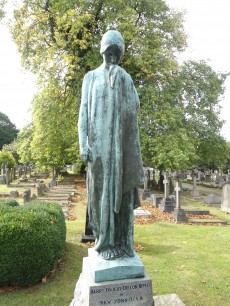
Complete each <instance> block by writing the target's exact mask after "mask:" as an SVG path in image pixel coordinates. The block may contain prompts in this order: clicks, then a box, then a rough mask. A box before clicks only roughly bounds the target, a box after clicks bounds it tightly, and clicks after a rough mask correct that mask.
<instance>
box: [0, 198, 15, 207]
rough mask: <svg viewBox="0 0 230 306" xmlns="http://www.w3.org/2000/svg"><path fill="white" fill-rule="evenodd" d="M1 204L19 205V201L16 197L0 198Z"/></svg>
mask: <svg viewBox="0 0 230 306" xmlns="http://www.w3.org/2000/svg"><path fill="white" fill-rule="evenodd" d="M0 205H6V206H11V207H15V206H19V204H18V202H17V201H16V200H14V199H4V198H3V199H0Z"/></svg>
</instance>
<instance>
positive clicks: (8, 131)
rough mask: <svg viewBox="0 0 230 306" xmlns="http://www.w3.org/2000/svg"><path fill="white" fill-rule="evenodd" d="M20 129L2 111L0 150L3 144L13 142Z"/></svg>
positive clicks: (0, 116) (0, 119) (0, 117)
mask: <svg viewBox="0 0 230 306" xmlns="http://www.w3.org/2000/svg"><path fill="white" fill-rule="evenodd" d="M17 133H18V130H17V129H16V127H15V125H14V124H13V123H12V122H11V121H10V119H9V118H8V117H7V116H6V115H5V114H3V113H1V112H0V150H1V149H2V147H3V145H5V144H9V143H11V142H12V141H13V140H14V139H15V138H16V136H17Z"/></svg>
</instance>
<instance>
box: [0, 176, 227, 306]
mask: <svg viewBox="0 0 230 306" xmlns="http://www.w3.org/2000/svg"><path fill="white" fill-rule="evenodd" d="M3 189H4V190H3ZM0 191H1V192H7V191H8V190H7V187H3V186H1V185H0ZM32 193H33V191H32ZM182 201H183V202H184V203H185V202H186V203H187V204H191V203H192V205H193V206H196V207H199V208H202V209H207V207H206V206H205V207H204V206H203V203H202V201H201V200H200V199H198V200H196V199H192V198H190V197H189V194H188V193H186V192H183V193H182ZM142 207H144V208H146V209H148V210H150V211H151V212H152V216H151V217H150V218H146V217H140V218H136V219H135V225H134V231H135V233H134V237H135V250H136V252H137V253H138V254H139V256H140V257H141V259H142V261H143V263H144V266H145V270H146V272H147V274H148V275H149V277H150V278H151V279H152V283H153V294H154V295H162V294H170V293H176V294H177V295H178V296H179V297H180V299H181V300H182V301H183V302H184V303H185V305H186V306H195V305H196V306H217V305H222V306H227V305H229V301H230V283H229V277H230V270H229V254H230V235H229V232H230V215H228V214H224V213H223V212H221V211H220V210H219V209H218V208H216V207H208V210H209V211H210V213H211V214H212V215H215V216H216V217H217V218H218V219H222V220H226V221H228V224H227V225H221V224H220V223H216V224H215V225H216V226H213V225H209V224H208V225H207V224H206V225H205V226H204V225H203V224H192V223H191V224H176V223H175V222H174V220H173V219H172V218H171V215H170V214H169V213H163V212H160V211H159V210H157V209H156V208H153V207H151V206H150V204H148V203H147V202H145V201H144V202H142ZM85 213H86V189H85V184H84V183H83V182H79V183H76V194H75V197H74V198H73V202H72V208H71V212H70V214H69V219H68V220H67V221H66V224H67V241H66V245H65V250H64V254H63V258H62V260H61V261H60V263H59V266H58V267H57V269H55V270H54V271H52V272H51V273H50V274H49V275H47V277H46V278H44V279H43V282H41V283H38V284H36V285H34V286H30V287H25V288H17V287H8V288H0V305H1V306H19V305H20V306H29V305H30V306H31V305H36V306H65V305H69V304H70V302H71V300H72V298H73V293H74V289H75V285H76V281H77V279H78V277H79V275H80V273H81V271H82V258H83V257H84V256H87V249H88V248H89V247H91V245H90V244H83V243H81V242H80V240H81V235H82V233H83V232H84V228H85ZM0 277H1V276H0Z"/></svg>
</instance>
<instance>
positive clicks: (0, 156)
mask: <svg viewBox="0 0 230 306" xmlns="http://www.w3.org/2000/svg"><path fill="white" fill-rule="evenodd" d="M2 164H5V165H7V167H8V168H13V167H14V166H15V165H16V162H15V159H14V157H13V154H12V153H11V152H7V151H0V166H2Z"/></svg>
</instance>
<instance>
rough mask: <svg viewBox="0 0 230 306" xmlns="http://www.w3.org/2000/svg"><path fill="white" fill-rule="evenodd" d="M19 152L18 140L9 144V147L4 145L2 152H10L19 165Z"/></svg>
mask: <svg viewBox="0 0 230 306" xmlns="http://www.w3.org/2000/svg"><path fill="white" fill-rule="evenodd" d="M17 150H18V144H17V141H16V140H14V141H12V142H11V143H9V144H7V145H4V146H3V147H2V151H3V152H10V153H11V154H12V155H13V157H14V159H15V161H16V163H17V164H18V163H19V155H18V152H17Z"/></svg>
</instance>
